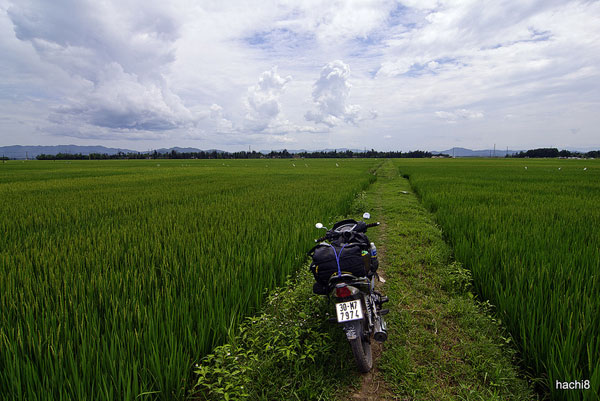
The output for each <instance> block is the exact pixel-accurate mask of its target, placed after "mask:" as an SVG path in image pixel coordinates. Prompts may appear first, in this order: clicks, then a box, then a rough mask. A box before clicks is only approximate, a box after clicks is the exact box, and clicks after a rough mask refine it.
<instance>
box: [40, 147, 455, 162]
mask: <svg viewBox="0 0 600 401" xmlns="http://www.w3.org/2000/svg"><path fill="white" fill-rule="evenodd" d="M432 156H434V155H433V154H432V153H431V152H425V151H421V150H415V151H410V152H400V151H389V152H379V151H376V150H374V149H371V150H367V151H365V152H353V151H352V150H345V151H342V152H338V151H336V150H332V151H327V152H326V151H317V152H299V153H290V152H288V151H287V149H284V150H281V151H271V152H269V153H261V152H256V151H252V152H246V151H241V152H218V151H216V150H213V151H200V152H177V151H176V150H172V151H170V152H165V153H161V152H157V151H156V150H155V151H153V152H135V153H131V152H130V153H123V152H119V153H115V154H113V155H109V154H107V153H90V154H88V155H84V154H82V153H57V154H55V155H48V154H40V155H38V156H36V159H37V160H115V159H292V158H306V159H313V158H318V159H328V158H336V159H340V158H341V159H344V158H427V157H432ZM446 156H447V155H446Z"/></svg>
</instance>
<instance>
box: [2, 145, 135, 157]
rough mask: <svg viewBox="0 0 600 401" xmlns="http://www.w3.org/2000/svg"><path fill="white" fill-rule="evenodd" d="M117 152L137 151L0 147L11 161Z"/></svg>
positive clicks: (73, 147)
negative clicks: (57, 155)
mask: <svg viewBox="0 0 600 401" xmlns="http://www.w3.org/2000/svg"><path fill="white" fill-rule="evenodd" d="M119 152H123V153H137V150H130V149H120V148H107V147H105V146H78V145H56V146H21V145H15V146H0V155H4V156H6V157H9V158H11V159H26V158H27V159H35V157H36V156H38V155H41V154H46V155H55V154H57V153H70V154H78V153H81V154H82V155H89V154H90V153H100V154H103V153H106V154H109V155H114V154H117V153H119Z"/></svg>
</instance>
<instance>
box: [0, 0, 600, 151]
mask: <svg viewBox="0 0 600 401" xmlns="http://www.w3.org/2000/svg"><path fill="white" fill-rule="evenodd" d="M0 54H1V55H2V56H1V57H0V146H8V145H59V144H75V145H104V146H107V147H120V148H126V149H132V150H140V151H145V150H149V149H156V148H163V147H165V148H169V147H173V146H180V147H195V148H199V149H214V148H217V149H222V150H228V151H236V150H248V149H252V150H271V149H284V148H286V149H309V150H315V149H324V148H351V149H364V148H367V149H371V148H374V149H376V150H401V151H408V150H417V149H419V150H445V149H450V148H452V147H455V146H456V147H466V148H471V149H491V148H493V146H494V145H495V146H496V147H497V148H498V149H506V148H510V149H530V148H536V147H558V148H560V149H562V148H579V149H590V148H594V149H598V148H600V129H599V127H600V2H599V1H564V0H563V1H554V0H539V1H537V0H518V1H517V0H512V1H503V0H490V1H486V0H483V1H482V0H476V1H475V0H471V1H469V0H465V1H446V0H440V1H433V0H406V1H391V0H362V1H350V0H347V1H312V0H299V1H284V2H282V1H280V2H278V1H268V0H259V1H254V0H244V1H238V0H232V1H228V0H219V1H212V0H202V1H193V0H172V1H163V0H160V1H154V0H144V1H137V0H118V1H110V0H107V1H98V0H94V1H85V0H56V1H46V0H39V1H32V0H18V1H10V0H0Z"/></svg>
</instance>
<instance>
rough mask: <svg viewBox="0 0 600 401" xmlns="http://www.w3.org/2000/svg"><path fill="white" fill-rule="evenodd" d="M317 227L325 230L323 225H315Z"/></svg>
mask: <svg viewBox="0 0 600 401" xmlns="http://www.w3.org/2000/svg"><path fill="white" fill-rule="evenodd" d="M315 227H317V228H323V224H321V223H317V224H315Z"/></svg>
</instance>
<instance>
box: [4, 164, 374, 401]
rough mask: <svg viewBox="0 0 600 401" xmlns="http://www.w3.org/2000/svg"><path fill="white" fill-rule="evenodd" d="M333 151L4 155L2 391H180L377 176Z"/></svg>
mask: <svg viewBox="0 0 600 401" xmlns="http://www.w3.org/2000/svg"><path fill="white" fill-rule="evenodd" d="M335 163H336V161H335V160H322V161H315V160H310V161H307V162H306V167H305V168H303V169H299V168H295V166H293V165H292V162H291V161H287V160H269V161H268V162H265V161H260V160H237V161H236V160H229V161H228V162H227V165H223V164H222V163H221V162H220V161H187V160H186V162H185V163H184V164H182V163H181V161H176V160H172V161H168V160H161V161H160V163H156V162H155V161H145V160H136V161H97V162H95V161H79V162H68V163H65V162H50V161H48V162H41V161H35V162H31V161H30V162H26V163H21V162H9V163H5V164H2V165H0V197H1V199H2V206H1V208H0V232H1V233H2V235H1V236H0V399H2V400H29V401H37V400H40V401H41V400H56V401H58V400H77V401H82V400H146V399H152V400H154V399H158V400H178V399H179V400H180V399H183V398H184V397H185V395H186V392H187V391H188V389H189V386H190V384H191V383H190V378H191V374H192V366H193V365H194V363H195V362H196V361H198V360H199V359H200V358H201V357H202V356H203V355H204V354H206V353H207V352H208V351H209V350H211V349H212V348H213V347H214V346H216V345H218V344H221V343H222V342H223V341H224V340H226V339H227V336H228V335H229V334H230V333H232V330H233V329H234V328H235V327H236V325H237V324H238V322H240V320H241V319H242V318H243V317H244V316H246V315H248V314H251V313H253V312H254V311H256V310H257V309H258V307H259V306H260V305H261V302H262V301H263V299H264V296H265V293H266V291H267V290H268V289H270V288H273V287H274V286H276V285H281V284H282V283H283V282H284V281H285V279H286V277H287V276H288V275H289V274H290V273H292V272H293V271H294V270H295V269H297V268H298V267H299V266H300V265H301V264H302V263H303V261H304V255H305V252H306V250H307V249H308V248H309V245H310V243H311V240H312V239H313V238H314V237H315V236H316V235H317V234H318V233H317V232H316V230H313V229H312V227H313V224H314V222H315V221H317V220H322V219H323V218H324V217H326V216H335V215H341V214H344V213H345V212H346V211H347V209H348V208H349V206H350V203H351V201H352V199H353V197H354V195H355V194H356V193H357V192H359V191H361V190H362V189H364V188H365V187H366V186H367V185H368V184H369V183H370V182H371V181H372V180H373V179H374V176H373V175H372V174H371V173H370V171H369V169H370V168H372V167H373V166H374V163H376V161H372V160H348V161H338V164H339V167H336V165H335ZM265 164H268V168H265Z"/></svg>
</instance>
